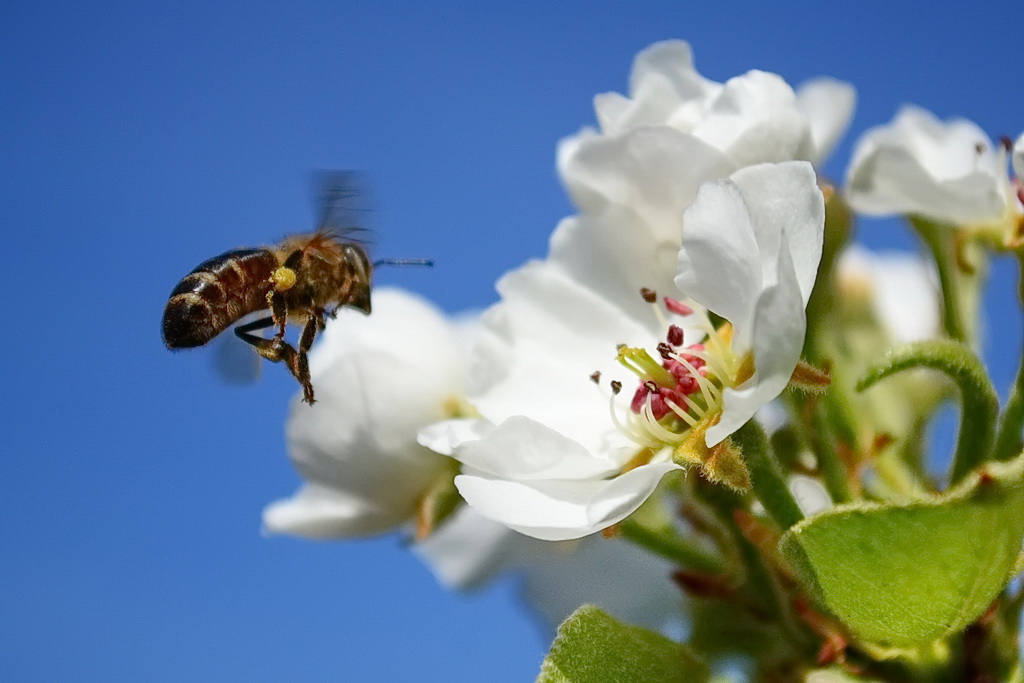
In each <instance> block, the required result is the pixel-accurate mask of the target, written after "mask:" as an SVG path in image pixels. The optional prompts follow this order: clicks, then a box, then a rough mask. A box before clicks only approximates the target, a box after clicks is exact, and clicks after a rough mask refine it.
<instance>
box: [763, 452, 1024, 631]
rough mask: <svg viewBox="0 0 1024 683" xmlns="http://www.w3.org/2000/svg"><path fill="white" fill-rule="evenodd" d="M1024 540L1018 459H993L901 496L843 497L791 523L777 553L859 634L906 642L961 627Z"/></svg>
mask: <svg viewBox="0 0 1024 683" xmlns="http://www.w3.org/2000/svg"><path fill="white" fill-rule="evenodd" d="M1022 539H1024V459H1017V460H1014V461H1011V462H1006V463H989V464H988V465H986V466H985V467H983V468H982V469H980V470H979V471H978V472H975V473H974V474H972V475H970V476H969V477H967V478H966V479H965V480H964V482H963V483H962V485H960V486H958V487H957V488H956V489H954V490H953V491H951V492H949V493H947V494H944V495H942V496H940V497H936V499H934V500H930V501H918V502H914V503H910V504H907V505H900V506H895V505H864V504H862V505H846V506H842V507H838V508H834V509H832V510H829V511H828V512H825V513H822V514H820V515H818V516H816V517H813V518H810V519H808V520H805V521H803V522H801V523H800V524H797V525H796V526H795V527H793V528H792V529H790V530H789V531H788V532H787V533H786V534H785V535H784V536H783V538H782V542H781V549H782V553H783V555H784V556H785V557H786V559H787V560H789V562H790V564H792V565H793V567H794V568H795V569H796V570H797V573H798V574H799V575H800V576H801V578H802V579H803V580H804V582H805V583H806V584H807V586H808V588H809V589H810V590H811V592H812V594H814V596H815V597H816V598H817V599H818V601H819V602H820V603H822V604H823V605H824V606H826V607H827V608H828V609H829V610H830V611H831V612H832V613H833V614H835V615H836V616H837V617H839V619H840V620H842V621H843V623H845V624H846V625H847V626H848V627H849V628H850V630H851V631H852V632H853V633H854V634H855V635H857V636H859V637H861V638H864V639H866V640H868V641H873V642H875V643H878V644H882V645H888V646H895V647H909V646H914V645H920V644H924V643H927V642H930V641H933V640H936V639H938V638H941V637H943V636H945V635H947V634H950V633H955V632H957V631H960V630H962V629H963V628H965V627H966V626H967V625H968V624H970V623H971V622H973V621H974V620H975V619H977V618H978V617H979V616H980V615H981V614H982V613H983V612H984V611H985V610H986V609H987V608H988V607H989V605H990V604H991V603H992V601H993V600H994V599H995V597H996V596H997V595H998V594H999V592H1000V591H1001V590H1002V589H1003V587H1004V586H1005V584H1006V582H1007V581H1008V580H1009V579H1010V578H1011V576H1012V573H1013V568H1014V562H1015V560H1016V559H1017V556H1018V555H1019V553H1020V550H1021V541H1022Z"/></svg>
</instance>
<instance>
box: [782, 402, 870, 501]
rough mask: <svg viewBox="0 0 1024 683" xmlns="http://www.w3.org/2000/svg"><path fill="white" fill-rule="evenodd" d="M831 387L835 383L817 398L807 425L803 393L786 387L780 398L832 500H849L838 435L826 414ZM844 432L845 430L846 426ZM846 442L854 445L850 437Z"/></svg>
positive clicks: (849, 492) (850, 494) (846, 477)
mask: <svg viewBox="0 0 1024 683" xmlns="http://www.w3.org/2000/svg"><path fill="white" fill-rule="evenodd" d="M834 389H835V384H833V386H832V387H829V390H828V392H827V393H826V394H825V397H824V398H823V399H821V401H819V402H817V405H814V406H813V408H812V409H813V412H812V414H811V423H810V425H808V424H807V420H806V419H805V418H804V415H805V412H804V411H805V409H806V407H807V405H808V402H807V401H806V400H805V397H804V396H803V395H801V394H800V393H799V392H796V391H793V390H788V391H786V392H784V393H783V394H782V399H783V401H785V402H786V404H787V405H788V406H789V408H790V414H791V416H792V418H793V423H794V424H797V425H800V431H799V434H800V437H801V439H802V443H803V445H804V446H805V447H806V448H808V449H809V450H810V451H811V452H812V453H814V458H815V460H816V461H817V463H818V470H819V471H820V472H821V478H822V482H823V483H824V484H825V489H826V490H827V491H828V495H829V497H831V498H832V502H834V503H837V504H838V503H845V502H847V501H849V500H850V499H851V498H852V496H853V492H852V491H851V490H850V481H849V478H848V476H847V473H846V466H845V465H844V464H843V463H842V461H841V460H840V459H839V454H838V452H837V451H836V447H835V446H836V442H837V440H838V439H837V436H836V435H835V434H834V432H835V430H834V429H833V425H832V424H830V422H829V419H828V414H827V408H826V400H827V398H828V395H829V394H830V393H832V391H833V390H834ZM814 400H815V399H813V398H812V399H811V401H814ZM843 432H844V434H846V431H845V430H843ZM848 443H849V444H850V447H851V448H853V447H854V446H855V442H853V441H849V442H848Z"/></svg>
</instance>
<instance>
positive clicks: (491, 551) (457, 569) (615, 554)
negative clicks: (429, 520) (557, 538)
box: [413, 506, 683, 632]
mask: <svg viewBox="0 0 1024 683" xmlns="http://www.w3.org/2000/svg"><path fill="white" fill-rule="evenodd" d="M413 551H414V552H415V553H416V554H417V555H418V556H419V557H420V558H421V559H422V560H423V561H424V562H425V563H426V564H427V565H428V566H429V567H430V568H431V569H432V570H433V572H434V574H435V575H437V577H438V579H439V580H440V581H441V582H442V583H443V584H445V585H446V586H448V587H450V588H456V589H473V588H476V587H478V586H480V585H481V584H483V583H484V582H486V581H488V580H490V579H491V578H493V577H494V576H495V575H497V574H499V573H503V572H512V573H516V574H519V575H521V576H522V578H523V582H522V584H521V587H522V597H523V599H524V601H525V602H526V606H527V607H528V608H530V611H531V612H533V613H535V614H537V615H538V616H539V617H541V619H542V621H543V622H544V624H545V625H546V626H547V627H548V629H550V630H551V631H553V630H554V629H555V627H557V626H558V624H560V623H561V622H562V621H563V620H564V619H565V618H566V617H567V616H569V614H571V613H572V612H573V611H575V610H576V608H578V607H579V606H580V605H583V604H588V603H590V604H597V605H600V606H601V607H602V608H603V609H605V610H606V611H608V612H610V613H611V614H614V615H615V616H616V617H618V618H619V619H621V620H623V621H626V622H628V623H630V624H638V625H640V626H645V627H647V628H652V629H655V630H660V631H662V632H664V631H666V630H667V629H669V628H671V627H672V626H674V625H676V624H677V623H678V620H679V617H680V615H681V614H682V610H683V600H682V594H681V592H680V590H679V588H678V587H677V586H675V585H674V584H673V583H672V581H671V580H670V578H669V577H670V574H671V572H672V568H673V567H672V563H670V562H669V561H667V560H664V559H661V558H659V557H656V556H654V555H652V554H650V553H647V552H645V551H643V550H641V549H639V548H637V547H636V546H634V545H632V544H630V543H627V542H624V541H621V540H619V539H605V538H600V537H592V538H587V539H582V540H580V541H566V542H562V543H548V542H546V541H538V540H537V539H534V538H530V537H528V536H523V535H522V534H518V533H516V532H514V531H511V530H510V529H509V528H508V527H506V526H504V525H502V524H499V523H497V522H493V521H491V520H489V519H486V518H485V517H482V516H480V515H479V514H478V513H477V512H476V511H474V510H473V508H471V507H468V506H464V507H462V508H461V509H460V510H459V511H458V512H456V513H455V514H454V515H452V517H451V518H450V519H449V520H448V521H446V522H445V523H444V524H443V525H442V526H441V527H440V528H439V529H437V531H436V532H434V533H433V534H432V535H431V536H430V537H429V538H427V539H426V540H424V541H422V542H420V543H417V544H416V545H415V546H413Z"/></svg>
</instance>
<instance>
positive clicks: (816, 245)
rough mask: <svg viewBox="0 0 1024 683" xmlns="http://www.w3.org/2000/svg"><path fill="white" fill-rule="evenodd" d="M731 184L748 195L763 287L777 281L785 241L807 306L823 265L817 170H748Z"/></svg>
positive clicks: (802, 165)
mask: <svg viewBox="0 0 1024 683" xmlns="http://www.w3.org/2000/svg"><path fill="white" fill-rule="evenodd" d="M730 179H731V180H732V181H733V182H734V183H736V186H737V187H738V188H739V189H740V192H741V193H742V194H743V201H744V202H746V205H747V207H748V208H749V210H750V212H751V214H752V215H753V216H754V217H755V220H754V221H753V227H754V237H755V239H756V240H757V244H758V248H759V250H760V253H761V266H762V282H763V283H764V284H765V286H767V285H769V284H770V283H773V282H775V281H777V279H778V277H777V275H776V273H775V271H776V268H777V264H778V263H779V256H778V253H779V249H780V245H781V244H782V242H781V241H780V240H781V237H782V236H783V235H785V236H786V242H785V243H786V244H788V245H789V252H790V258H791V259H792V263H793V266H794V268H795V272H796V277H797V282H798V283H799V287H800V295H801V298H802V300H803V303H804V305H805V306H806V305H807V300H808V299H809V298H810V296H811V290H812V289H813V288H814V280H815V278H816V277H817V274H818V262H819V261H821V249H822V242H823V239H824V228H823V226H824V225H825V200H824V197H823V196H822V194H821V190H819V189H818V185H817V179H816V176H815V174H814V168H813V167H812V166H811V165H810V164H809V163H807V162H803V161H789V162H785V163H781V164H759V165H757V166H748V167H747V168H743V169H740V170H739V171H737V172H736V173H734V174H733V175H732V176H731V177H730Z"/></svg>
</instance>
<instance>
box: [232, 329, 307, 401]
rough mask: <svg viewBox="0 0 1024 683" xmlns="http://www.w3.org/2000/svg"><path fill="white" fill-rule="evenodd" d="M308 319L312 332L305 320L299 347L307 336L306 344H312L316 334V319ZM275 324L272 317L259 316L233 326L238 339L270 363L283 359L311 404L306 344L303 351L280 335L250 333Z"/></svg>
mask: <svg viewBox="0 0 1024 683" xmlns="http://www.w3.org/2000/svg"><path fill="white" fill-rule="evenodd" d="M310 320H311V321H312V332H311V333H310V332H309V328H310V324H311V323H310V322H307V323H306V327H305V328H304V329H303V330H302V341H300V342H299V343H300V348H301V345H302V344H303V343H304V342H305V339H306V337H307V336H308V337H309V340H308V345H312V343H313V337H314V336H316V319H315V318H312V317H311V318H310ZM275 324H276V322H275V321H274V318H273V317H267V318H260V319H259V320H254V321H253V322H251V323H247V324H245V325H239V326H238V327H236V328H235V334H236V335H238V338H239V339H241V340H242V341H244V342H245V343H246V344H249V345H251V346H252V347H253V348H254V349H256V353H258V354H260V355H261V356H263V357H264V358H266V359H267V360H269V361H271V362H272V363H280V362H282V361H284V363H285V365H286V366H288V370H289V371H290V372H291V373H292V376H293V377H295V379H296V380H298V382H299V384H301V385H302V400H303V401H305V402H306V403H308V404H309V405H313V403H314V398H313V384H312V382H311V381H310V377H309V361H308V359H307V358H306V351H307V350H308V348H309V346H308V345H307V346H306V349H305V350H303V351H296V350H295V348H294V347H293V346H292V345H291V344H289V343H288V342H286V341H285V340H284V338H282V337H277V336H274V337H271V338H270V339H267V338H266V337H261V336H259V335H256V334H252V333H253V332H254V331H255V330H262V329H265V328H267V327H272V326H273V325H275Z"/></svg>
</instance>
